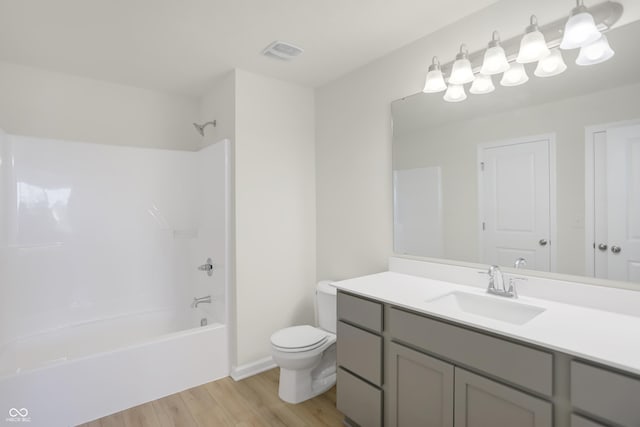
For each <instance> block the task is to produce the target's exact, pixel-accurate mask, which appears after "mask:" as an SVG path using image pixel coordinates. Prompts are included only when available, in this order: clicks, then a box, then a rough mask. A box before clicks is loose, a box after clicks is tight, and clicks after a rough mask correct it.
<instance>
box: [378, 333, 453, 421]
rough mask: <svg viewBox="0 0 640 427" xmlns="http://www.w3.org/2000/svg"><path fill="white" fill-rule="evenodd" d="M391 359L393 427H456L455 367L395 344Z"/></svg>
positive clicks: (390, 396)
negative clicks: (454, 408) (454, 425)
mask: <svg viewBox="0 0 640 427" xmlns="http://www.w3.org/2000/svg"><path fill="white" fill-rule="evenodd" d="M388 358H389V364H388V365H387V366H389V378H391V381H390V383H389V393H388V394H387V398H388V399H389V407H390V411H391V419H392V424H393V425H395V426H398V427H415V426H429V427H453V369H454V368H453V365H451V364H449V363H446V362H443V361H441V360H438V359H434V358H433V357H429V356H427V355H426V354H423V353H420V352H417V351H414V350H411V349H410V348H407V347H405V346H402V345H399V344H396V343H391V345H390V348H389V354H388Z"/></svg>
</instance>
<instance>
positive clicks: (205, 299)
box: [191, 295, 211, 308]
mask: <svg viewBox="0 0 640 427" xmlns="http://www.w3.org/2000/svg"><path fill="white" fill-rule="evenodd" d="M204 303H206V304H211V295H207V296H205V297H200V298H195V297H194V298H193V302H192V303H191V308H196V307H197V306H198V304H204Z"/></svg>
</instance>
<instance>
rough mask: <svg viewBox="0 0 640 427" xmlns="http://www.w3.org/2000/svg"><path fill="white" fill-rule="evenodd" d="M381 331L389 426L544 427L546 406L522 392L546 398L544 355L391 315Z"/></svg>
mask: <svg viewBox="0 0 640 427" xmlns="http://www.w3.org/2000/svg"><path fill="white" fill-rule="evenodd" d="M388 326H389V338H390V339H391V340H392V342H391V344H390V351H389V355H388V356H389V357H388V358H387V366H388V369H389V378H390V380H389V394H388V395H387V397H388V401H389V410H390V412H391V414H390V418H389V422H390V424H391V425H392V426H398V427H402V426H406V427H409V426H418V425H423V426H436V427H440V426H442V427H485V426H486V427H494V426H505V427H508V426H513V427H516V426H517V427H551V426H552V408H553V406H552V404H551V403H550V402H549V401H546V400H544V399H540V398H538V397H534V396H532V395H530V394H528V393H526V392H525V391H523V390H527V389H528V390H532V391H535V392H537V393H539V394H546V395H551V394H552V388H553V381H552V372H553V364H552V359H553V357H552V355H551V354H550V353H547V352H543V351H540V350H537V349H533V348H529V347H526V346H522V345H520V344H516V343H513V342H510V341H506V340H502V339H499V338H495V337H492V336H488V335H484V334H481V333H478V332H475V331H471V330H468V329H465V328H460V327H457V326H454V325H451V324H448V323H444V322H440V321H437V320H434V319H431V318H429V317H425V316H421V315H418V314H415V313H410V312H407V311H404V310H401V309H397V308H393V307H392V308H390V310H389V325H388ZM410 347H413V348H414V349H412V348H410ZM427 353H428V354H430V355H428V354H427ZM431 355H433V356H431ZM460 365H463V366H468V367H470V368H472V369H475V370H478V371H480V372H482V373H485V374H490V375H492V376H494V377H498V378H501V379H504V380H505V381H506V382H508V383H509V384H514V385H519V386H521V387H522V389H518V388H516V387H512V386H507V385H505V384H501V383H499V382H497V381H493V380H491V379H489V378H487V377H485V376H483V375H479V374H476V373H474V372H471V371H469V370H467V369H464V368H462V367H460Z"/></svg>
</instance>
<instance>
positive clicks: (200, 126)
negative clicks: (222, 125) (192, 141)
mask: <svg viewBox="0 0 640 427" xmlns="http://www.w3.org/2000/svg"><path fill="white" fill-rule="evenodd" d="M208 125H211V126H213V127H216V121H215V120H213V121H211V122H207V123H204V124H201V125H199V124H198V123H194V124H193V126H194V127H195V128H196V131H198V133H199V134H200V136H204V128H205V127H207V126H208Z"/></svg>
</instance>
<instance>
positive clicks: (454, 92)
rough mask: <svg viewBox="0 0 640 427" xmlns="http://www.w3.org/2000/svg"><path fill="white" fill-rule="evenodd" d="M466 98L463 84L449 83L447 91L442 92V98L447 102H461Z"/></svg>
mask: <svg viewBox="0 0 640 427" xmlns="http://www.w3.org/2000/svg"><path fill="white" fill-rule="evenodd" d="M465 99H467V94H466V93H465V91H464V86H462V85H456V84H449V87H448V88H447V91H446V92H445V93H444V100H445V101H447V102H461V101H464V100H465Z"/></svg>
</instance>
